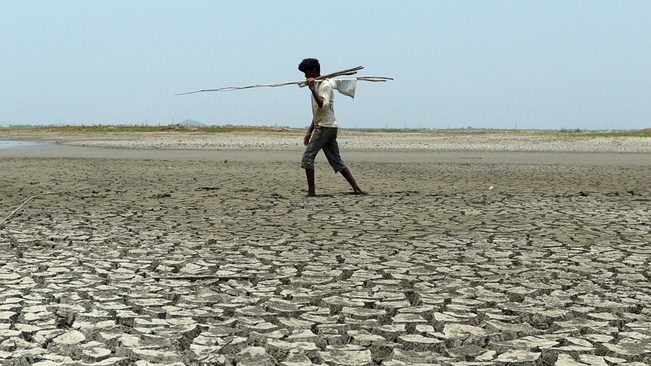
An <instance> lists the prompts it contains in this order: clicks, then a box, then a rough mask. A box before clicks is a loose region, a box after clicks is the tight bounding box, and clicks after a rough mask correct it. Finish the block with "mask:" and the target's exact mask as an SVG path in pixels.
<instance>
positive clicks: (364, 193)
mask: <svg viewBox="0 0 651 366" xmlns="http://www.w3.org/2000/svg"><path fill="white" fill-rule="evenodd" d="M353 193H354V194H356V195H360V196H366V195H367V194H368V193H366V192H364V191H362V190H361V189H356V190H354V191H353Z"/></svg>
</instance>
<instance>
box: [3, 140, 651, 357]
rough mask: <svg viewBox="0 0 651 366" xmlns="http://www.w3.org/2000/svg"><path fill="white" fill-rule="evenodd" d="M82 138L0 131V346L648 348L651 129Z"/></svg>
mask: <svg viewBox="0 0 651 366" xmlns="http://www.w3.org/2000/svg"><path fill="white" fill-rule="evenodd" d="M137 138H138V139H140V138H141V137H137ZM72 140H74V139H71V140H70V141H69V142H66V143H65V144H57V145H47V146H40V145H39V146H38V147H29V148H20V149H11V151H8V150H5V151H3V150H0V166H1V170H2V174H1V175H0V187H2V192H3V194H2V196H1V197H0V220H2V219H4V218H5V217H7V215H10V214H11V213H12V211H14V210H15V209H16V208H18V207H19V206H20V205H21V204H23V203H24V202H25V201H26V200H27V199H29V198H30V197H34V196H37V195H40V196H37V197H34V198H33V199H31V200H30V201H28V202H27V203H25V205H24V206H22V208H20V209H19V210H18V211H16V212H15V214H13V215H12V216H11V217H7V219H5V220H4V222H2V223H1V224H0V364H3V365H5V364H6V365H13V364H16V365H18V364H20V365H22V364H31V363H33V364H38V362H41V364H42V365H45V364H74V365H79V364H84V365H86V364H88V365H127V364H130V363H132V362H139V363H138V364H140V365H146V364H161V365H163V364H164V365H170V364H177V365H184V364H188V365H199V364H233V365H234V364H237V365H276V364H279V365H310V364H328V365H378V364H382V365H415V364H437V365H543V364H545V365H547V364H549V365H552V364H557V365H634V364H638V365H642V364H651V308H650V307H649V304H650V303H651V284H650V282H649V280H650V279H651V271H650V269H651V267H650V264H649V260H650V258H651V248H650V247H649V238H650V237H651V235H650V234H651V232H650V231H651V229H650V228H651V219H650V217H651V215H650V214H651V212H650V211H651V209H650V208H649V202H651V184H650V183H651V182H650V179H651V178H650V177H651V159H649V154H648V153H647V151H646V150H645V149H646V148H647V147H646V146H647V145H646V144H647V143H646V142H643V143H640V142H639V141H636V142H635V143H633V144H632V145H631V146H634V147H635V146H637V148H631V151H629V152H622V151H620V150H617V149H614V148H605V147H604V146H603V144H602V145H600V146H596V147H593V149H592V150H582V151H576V150H572V151H568V150H571V149H570V148H565V149H556V150H553V151H550V150H547V151H543V150H542V149H541V150H539V151H532V150H535V149H532V148H528V151H522V150H527V149H523V148H518V149H515V150H514V149H511V148H505V149H503V150H500V149H499V148H492V149H484V150H482V149H465V150H464V149H457V150H450V149H448V150H440V151H431V149H430V150H426V149H422V148H414V149H401V150H400V151H398V150H397V149H390V148H376V149H372V148H370V147H368V146H366V147H364V148H351V149H350V150H346V149H343V151H342V154H343V157H344V159H345V160H347V161H348V163H349V167H350V168H351V170H352V172H353V173H354V175H355V177H356V178H357V180H358V182H359V183H360V185H361V187H362V188H363V189H365V190H367V191H368V192H369V194H368V195H366V196H355V195H352V194H350V188H349V187H347V185H346V183H345V181H344V179H343V178H342V177H340V176H339V175H335V174H333V173H332V172H331V171H330V170H329V167H328V166H327V163H326V162H325V161H324V160H323V159H321V160H319V162H318V163H317V193H318V194H319V196H318V197H317V198H314V199H307V198H304V197H303V196H304V194H305V193H306V192H305V182H304V180H305V178H304V173H303V171H302V170H301V169H300V167H299V163H298V161H299V158H300V153H301V150H300V146H299V147H289V148H288V147H281V148H278V147H277V146H276V147H275V148H273V149H254V150H241V149H234V148H233V146H230V145H229V146H227V147H223V148H221V149H217V150H212V149H208V150H206V149H205V147H204V149H200V148H199V149H198V148H184V149H173V150H170V149H169V147H170V145H169V144H170V142H169V140H165V141H167V144H168V145H162V146H161V145H157V147H155V148H153V149H150V150H139V149H132V148H126V147H129V146H126V145H128V143H125V142H124V141H127V140H124V139H117V141H122V142H119V143H118V144H117V145H115V146H118V147H120V148H119V149H115V148H113V149H108V148H106V146H107V145H105V143H104V142H101V143H100V142H97V141H99V140H98V139H94V140H95V141H96V143H86V145H87V147H83V146H80V145H81V144H80V143H78V141H80V140H79V139H77V140H74V141H77V142H74V141H72ZM91 140H92V139H91ZM113 140H116V139H113ZM133 140H134V139H128V141H133ZM506 140H508V139H506ZM506 140H505V141H506ZM59 141H61V140H59ZM88 141H89V140H86V142H88ZM102 141H106V140H102ZM161 141H163V140H161ZM192 141H193V139H187V140H185V141H181V142H185V143H186V144H189V145H191V146H195V145H192V144H193V143H194V142H192ZM156 143H159V142H156ZM178 143H179V140H177V141H176V144H178ZM351 143H352V142H351ZM366 143H374V141H370V142H369V139H368V138H366ZM375 143H378V144H379V143H380V142H378V141H375ZM120 144H121V145H120ZM507 144H508V143H507ZM593 144H594V142H593ZM622 144H623V145H626V146H629V145H627V143H621V142H620V145H622ZM502 145H503V146H504V143H502ZM615 145H616V144H615ZM615 145H613V146H615ZM508 146H521V141H516V142H514V143H512V144H511V145H508ZM568 146H572V144H568ZM268 147H269V146H266V148H268ZM627 149H628V147H627ZM613 150H614V151H613ZM292 362H293V363H292Z"/></svg>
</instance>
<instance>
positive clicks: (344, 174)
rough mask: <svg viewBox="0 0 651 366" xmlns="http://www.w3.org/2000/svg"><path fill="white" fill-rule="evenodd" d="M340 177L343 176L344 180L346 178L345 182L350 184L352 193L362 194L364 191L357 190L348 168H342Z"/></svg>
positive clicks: (357, 187)
mask: <svg viewBox="0 0 651 366" xmlns="http://www.w3.org/2000/svg"><path fill="white" fill-rule="evenodd" d="M341 175H343V176H344V178H346V180H347V181H348V184H350V186H351V187H353V192H355V194H364V191H362V189H361V188H359V186H358V185H357V182H355V178H354V177H353V173H351V172H350V170H349V169H348V168H344V169H343V170H342V171H341Z"/></svg>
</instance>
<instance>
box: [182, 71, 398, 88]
mask: <svg viewBox="0 0 651 366" xmlns="http://www.w3.org/2000/svg"><path fill="white" fill-rule="evenodd" d="M363 68H364V66H357V67H353V68H350V69H346V70H341V71H337V72H333V73H330V74H326V75H322V76H319V77H316V78H315V80H324V79H330V78H334V77H338V76H349V75H355V74H356V73H357V71H359V70H361V69H363ZM357 80H362V81H371V82H385V81H388V80H393V79H392V78H388V77H384V76H365V77H358V78H357ZM287 85H298V86H299V87H304V86H306V85H307V82H306V81H305V80H301V81H288V82H284V83H275V84H255V85H246V86H227V87H223V88H217V89H201V90H195V91H191V92H186V93H178V94H175V95H188V94H195V93H203V92H215V91H232V90H243V89H252V88H276V87H280V86H287Z"/></svg>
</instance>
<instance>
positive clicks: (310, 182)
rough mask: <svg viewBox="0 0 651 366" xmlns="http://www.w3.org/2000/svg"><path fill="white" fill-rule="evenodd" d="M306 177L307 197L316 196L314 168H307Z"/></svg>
mask: <svg viewBox="0 0 651 366" xmlns="http://www.w3.org/2000/svg"><path fill="white" fill-rule="evenodd" d="M305 177H306V178H307V197H316V191H315V189H314V169H305Z"/></svg>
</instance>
